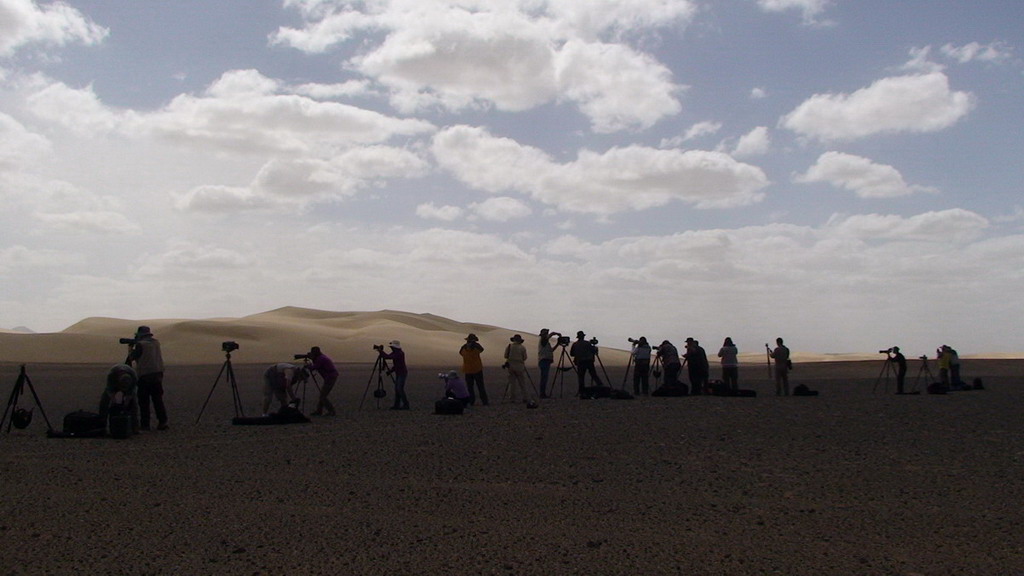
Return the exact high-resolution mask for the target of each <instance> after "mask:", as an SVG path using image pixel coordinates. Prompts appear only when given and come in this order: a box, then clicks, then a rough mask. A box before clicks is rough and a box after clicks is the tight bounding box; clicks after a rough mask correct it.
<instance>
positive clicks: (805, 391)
mask: <svg viewBox="0 0 1024 576" xmlns="http://www.w3.org/2000/svg"><path fill="white" fill-rule="evenodd" d="M817 395H818V391H817V390H811V389H810V388H808V387H807V385H806V384H800V385H798V386H796V387H795V388H793V396H817Z"/></svg>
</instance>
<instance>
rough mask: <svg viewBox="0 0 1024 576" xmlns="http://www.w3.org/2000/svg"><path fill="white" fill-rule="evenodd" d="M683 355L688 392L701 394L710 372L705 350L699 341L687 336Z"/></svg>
mask: <svg viewBox="0 0 1024 576" xmlns="http://www.w3.org/2000/svg"><path fill="white" fill-rule="evenodd" d="M683 357H684V358H685V359H686V366H687V371H688V372H689V375H690V394H693V395H700V394H703V393H704V388H705V387H707V385H708V378H710V372H711V368H710V366H709V365H708V355H707V352H705V351H704V348H703V347H701V345H700V342H698V341H697V340H694V339H693V338H687V339H686V354H684V355H683Z"/></svg>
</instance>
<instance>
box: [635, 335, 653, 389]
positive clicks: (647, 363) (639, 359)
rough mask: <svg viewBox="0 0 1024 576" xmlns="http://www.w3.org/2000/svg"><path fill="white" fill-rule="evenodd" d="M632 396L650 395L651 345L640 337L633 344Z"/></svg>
mask: <svg viewBox="0 0 1024 576" xmlns="http://www.w3.org/2000/svg"><path fill="white" fill-rule="evenodd" d="M632 354H633V394H634V395H636V396H639V395H640V394H641V393H642V394H643V395H644V396H647V395H648V394H650V393H651V385H650V375H651V345H650V344H649V343H648V342H647V338H646V337H644V336H641V337H640V338H639V339H638V340H636V341H635V342H633V350H632Z"/></svg>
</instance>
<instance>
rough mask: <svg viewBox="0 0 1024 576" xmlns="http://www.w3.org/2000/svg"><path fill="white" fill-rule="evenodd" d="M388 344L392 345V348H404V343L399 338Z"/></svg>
mask: <svg viewBox="0 0 1024 576" xmlns="http://www.w3.org/2000/svg"><path fill="white" fill-rule="evenodd" d="M388 346H391V347H392V348H398V349H399V350H401V349H402V343H401V342H399V341H398V340H392V341H391V342H388Z"/></svg>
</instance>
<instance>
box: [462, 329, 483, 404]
mask: <svg viewBox="0 0 1024 576" xmlns="http://www.w3.org/2000/svg"><path fill="white" fill-rule="evenodd" d="M483 351H484V347H483V346H481V345H480V339H479V338H477V336H476V334H470V335H469V336H466V343H465V344H463V345H462V347H461V348H459V356H462V373H463V374H465V375H466V389H467V390H468V391H469V404H470V405H471V406H472V405H474V404H476V395H475V394H474V393H473V389H474V387H475V388H476V390H477V391H479V392H480V403H481V404H483V405H484V406H487V390H485V389H484V361H483V360H482V359H481V358H480V353H481V352H483Z"/></svg>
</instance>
